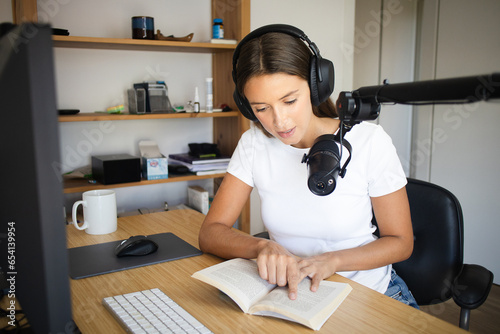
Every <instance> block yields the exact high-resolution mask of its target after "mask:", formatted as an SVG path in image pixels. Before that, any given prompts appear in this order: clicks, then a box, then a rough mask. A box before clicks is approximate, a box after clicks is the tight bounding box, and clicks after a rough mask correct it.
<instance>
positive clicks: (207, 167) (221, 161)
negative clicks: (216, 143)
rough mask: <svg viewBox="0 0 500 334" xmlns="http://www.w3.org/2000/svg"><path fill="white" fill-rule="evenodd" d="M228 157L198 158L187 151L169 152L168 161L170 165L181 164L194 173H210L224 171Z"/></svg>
mask: <svg viewBox="0 0 500 334" xmlns="http://www.w3.org/2000/svg"><path fill="white" fill-rule="evenodd" d="M229 160H230V158H229V157H226V156H221V157H206V158H198V157H195V156H192V155H190V154H189V153H179V154H169V156H168V163H169V164H171V165H176V164H177V165H183V166H186V167H187V168H189V171H190V172H192V173H195V174H196V175H211V174H219V173H225V172H226V170H227V166H228V164H229Z"/></svg>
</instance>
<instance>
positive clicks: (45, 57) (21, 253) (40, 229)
mask: <svg viewBox="0 0 500 334" xmlns="http://www.w3.org/2000/svg"><path fill="white" fill-rule="evenodd" d="M1 30H2V31H3V32H4V35H3V36H2V37H1V39H0V112H1V120H0V145H1V163H0V171H1V173H0V176H1V181H0V267H1V269H0V271H1V272H3V274H4V275H6V278H7V286H6V289H4V291H5V292H7V295H6V296H4V297H3V298H8V299H9V301H8V304H7V305H8V307H7V320H8V321H10V320H11V319H12V315H13V314H15V313H17V312H15V311H13V310H12V306H11V305H15V306H16V307H20V308H22V310H23V312H24V314H25V315H26V317H27V319H28V322H29V324H30V326H31V329H32V330H33V332H34V333H68V332H75V331H76V332H77V331H78V329H77V328H76V327H75V325H74V323H73V321H72V312H71V296H70V287H69V276H68V256H67V246H66V228H65V221H64V217H63V205H64V204H63V192H62V184H61V177H60V175H58V174H57V169H55V168H54V166H55V165H57V163H58V162H60V158H59V156H60V152H59V129H58V120H57V108H56V94H55V81H54V65H53V50H52V29H51V28H50V27H49V26H45V25H37V24H22V25H19V26H16V27H14V28H13V29H12V30H10V31H8V32H5V30H7V29H6V26H5V25H2V29H1ZM14 297H15V299H14Z"/></svg>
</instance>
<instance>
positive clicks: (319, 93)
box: [309, 56, 335, 106]
mask: <svg viewBox="0 0 500 334" xmlns="http://www.w3.org/2000/svg"><path fill="white" fill-rule="evenodd" d="M310 63H311V65H310V74H309V88H310V90H311V101H312V104H313V105H315V106H319V105H320V104H321V103H323V102H325V101H326V100H327V99H328V98H329V97H330V95H332V93H333V88H334V86H335V70H334V68H333V63H332V62H331V61H329V60H328V59H324V58H318V57H316V56H311V61H310ZM318 73H320V74H321V80H320V76H319V75H318Z"/></svg>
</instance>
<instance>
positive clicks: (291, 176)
mask: <svg viewBox="0 0 500 334" xmlns="http://www.w3.org/2000/svg"><path fill="white" fill-rule="evenodd" d="M344 138H345V139H346V140H347V141H349V143H350V144H351V146H352V157H351V161H350V163H349V165H348V166H347V172H346V175H345V177H344V178H341V177H338V178H337V185H336V188H335V190H334V191H333V193H331V194H330V195H326V196H318V195H314V194H313V193H312V192H311V191H310V190H309V188H308V186H307V178H308V171H307V165H306V164H305V163H301V161H302V157H303V155H304V154H305V153H308V152H309V149H298V148H295V147H292V146H289V145H285V144H283V143H282V142H281V141H280V140H278V139H276V138H268V137H266V136H265V135H264V134H263V133H262V131H261V130H260V129H258V128H256V127H254V126H252V128H251V129H250V130H248V131H246V132H245V133H244V134H243V135H242V137H241V139H240V141H239V143H238V146H237V147H236V150H235V152H234V154H233V156H232V158H231V162H230V164H229V167H228V172H229V173H231V174H232V175H234V176H235V177H237V178H239V179H240V180H242V181H243V182H245V183H247V184H248V185H250V186H251V187H255V188H256V189H257V190H258V193H259V196H260V198H261V213H262V220H263V222H264V225H265V227H266V229H267V230H268V231H269V235H270V237H271V239H273V240H275V241H276V242H278V243H279V244H281V245H282V246H284V247H285V248H286V249H288V250H289V251H290V252H291V253H293V254H295V255H297V256H300V257H305V256H312V255H317V254H321V253H325V252H329V251H335V250H341V249H348V248H354V247H358V246H361V245H364V244H367V243H369V242H372V241H373V240H375V239H376V237H375V236H374V235H373V232H374V231H375V229H376V227H375V226H373V225H372V223H371V219H372V206H371V201H370V197H378V196H382V195H386V194H390V193H392V192H394V191H396V190H399V189H401V188H402V187H404V186H405V185H406V182H407V181H406V176H405V174H404V171H403V169H402V167H401V162H400V161H399V158H398V156H397V153H396V149H395V147H394V145H393V144H392V140H391V138H390V137H389V136H388V135H387V134H386V133H385V131H384V130H383V129H382V127H381V126H379V125H375V124H372V123H366V122H362V123H361V124H357V125H355V126H354V127H353V128H352V129H351V131H349V132H348V133H347V134H346V135H345V137H344ZM348 156H349V153H348V151H347V149H345V147H344V148H343V151H342V158H341V166H343V165H344V162H345V161H346V159H347V157H348ZM338 273H339V274H341V275H343V276H345V277H348V278H350V279H352V280H354V281H357V282H358V283H361V284H363V285H365V286H368V287H370V288H372V289H374V290H377V291H379V292H381V293H384V292H385V291H386V289H387V286H388V284H389V280H390V274H391V265H388V266H385V267H381V268H377V269H372V270H363V271H352V272H338Z"/></svg>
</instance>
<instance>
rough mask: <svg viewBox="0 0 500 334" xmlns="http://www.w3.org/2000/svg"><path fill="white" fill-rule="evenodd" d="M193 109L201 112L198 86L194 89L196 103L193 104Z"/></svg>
mask: <svg viewBox="0 0 500 334" xmlns="http://www.w3.org/2000/svg"><path fill="white" fill-rule="evenodd" d="M193 111H194V112H200V96H199V94H198V87H196V88H195V89H194V105H193Z"/></svg>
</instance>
